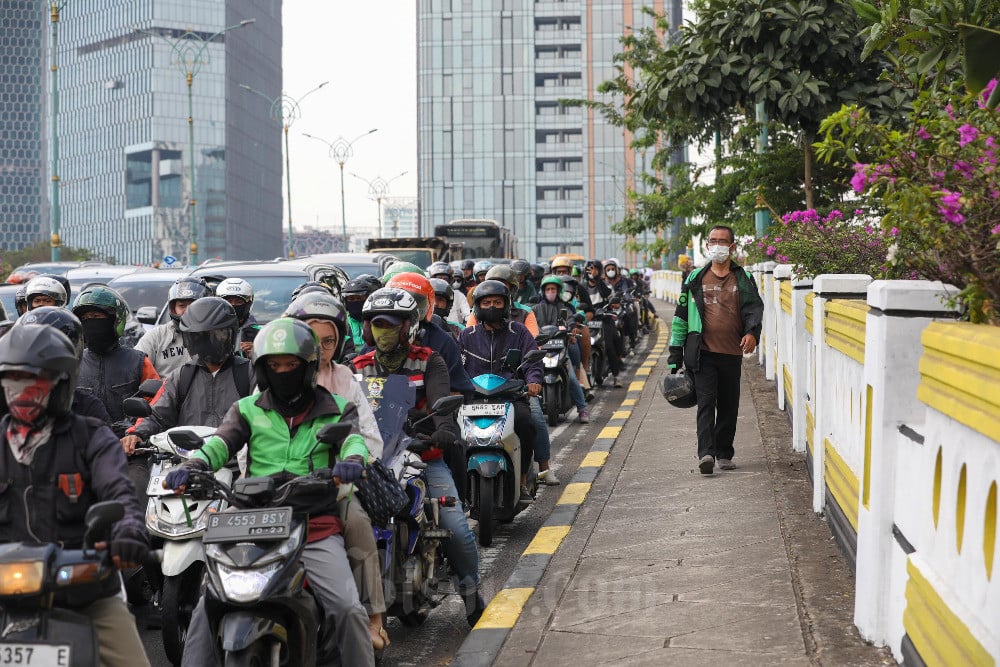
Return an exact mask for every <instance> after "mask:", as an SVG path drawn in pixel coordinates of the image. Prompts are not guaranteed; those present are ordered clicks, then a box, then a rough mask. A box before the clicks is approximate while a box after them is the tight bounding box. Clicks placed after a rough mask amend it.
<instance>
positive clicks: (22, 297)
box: [14, 285, 28, 317]
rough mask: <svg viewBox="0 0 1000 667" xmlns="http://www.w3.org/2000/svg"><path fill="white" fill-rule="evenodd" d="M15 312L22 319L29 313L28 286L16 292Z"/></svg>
mask: <svg viewBox="0 0 1000 667" xmlns="http://www.w3.org/2000/svg"><path fill="white" fill-rule="evenodd" d="M14 310H16V311H17V316H18V317H20V316H21V315H24V314H25V313H26V312H28V286H27V285H21V286H20V287H18V288H17V291H16V292H14Z"/></svg>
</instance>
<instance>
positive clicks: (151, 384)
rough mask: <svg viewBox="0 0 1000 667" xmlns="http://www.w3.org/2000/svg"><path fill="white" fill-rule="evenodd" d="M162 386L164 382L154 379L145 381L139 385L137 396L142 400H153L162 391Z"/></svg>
mask: <svg viewBox="0 0 1000 667" xmlns="http://www.w3.org/2000/svg"><path fill="white" fill-rule="evenodd" d="M162 386H163V380H154V379H153V378H150V379H148V380H143V381H142V384H140V385H139V389H138V390H137V391H136V392H135V395H136V396H139V397H140V398H153V397H154V396H156V394H157V393H158V392H159V391H160V387H162Z"/></svg>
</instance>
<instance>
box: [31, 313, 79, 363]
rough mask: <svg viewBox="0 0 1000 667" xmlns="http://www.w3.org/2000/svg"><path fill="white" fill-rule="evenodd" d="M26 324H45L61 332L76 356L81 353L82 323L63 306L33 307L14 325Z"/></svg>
mask: <svg viewBox="0 0 1000 667" xmlns="http://www.w3.org/2000/svg"><path fill="white" fill-rule="evenodd" d="M26 324H47V325H48V326H50V327H55V328H56V329H58V330H59V331H61V332H63V333H64V334H65V335H66V337H67V338H69V340H70V342H71V343H73V346H74V347H75V348H76V356H77V357H79V356H80V355H81V354H83V325H81V324H80V320H79V318H77V316H76V315H74V314H73V313H71V312H70V311H68V310H66V309H65V308H56V307H55V306H41V307H40V308H35V309H34V310H33V311H31V312H30V313H25V314H24V315H23V316H21V317H19V318H17V322H16V323H15V325H14V326H19V327H20V326H24V325H26Z"/></svg>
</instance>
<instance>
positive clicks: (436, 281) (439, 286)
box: [430, 278, 455, 318]
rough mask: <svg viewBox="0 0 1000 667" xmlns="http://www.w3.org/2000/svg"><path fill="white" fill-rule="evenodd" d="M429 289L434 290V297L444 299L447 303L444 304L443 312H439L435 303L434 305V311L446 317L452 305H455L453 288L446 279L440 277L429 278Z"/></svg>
mask: <svg viewBox="0 0 1000 667" xmlns="http://www.w3.org/2000/svg"><path fill="white" fill-rule="evenodd" d="M430 283H431V289H432V290H434V298H435V299H437V298H439V297H440V298H442V299H444V300H445V301H446V302H447V303H448V305H447V306H445V308H444V311H445V312H439V310H438V307H437V305H436V304H435V306H434V312H435V313H436V314H437V315H440V316H441V317H445V318H446V317H448V315H449V314H450V313H451V308H452V306H454V305H455V289H454V288H453V287H452V286H451V283H449V282H448V281H447V280H441V279H440V278H431V280H430Z"/></svg>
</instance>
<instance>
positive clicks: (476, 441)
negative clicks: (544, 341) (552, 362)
mask: <svg viewBox="0 0 1000 667" xmlns="http://www.w3.org/2000/svg"><path fill="white" fill-rule="evenodd" d="M520 356H521V352H520V351H519V350H509V351H508V352H507V356H506V357H505V359H504V364H503V367H504V368H505V369H514V368H516V369H517V374H521V373H523V371H524V369H525V368H526V367H527V366H528V365H530V364H534V363H537V362H538V361H539V360H540V359H542V357H544V356H545V352H543V351H542V350H532V351H531V352H529V353H528V354H527V355H525V358H524V361H523V363H521V364H520V365H518V362H519V361H521V359H520ZM472 383H473V386H474V388H475V395H474V398H473V399H472V402H471V403H469V404H468V405H463V406H462V407H461V408H459V410H458V416H459V426H460V427H461V430H462V438H463V439H464V440H465V441H466V442H467V443H468V444H469V449H468V451H467V453H466V457H467V461H468V463H467V469H468V475H469V484H468V501H469V502H468V505H469V509H470V511H471V513H472V515H473V516H474V517H475V518H477V519H478V520H479V543H480V544H481V545H483V546H484V547H488V546H490V545H491V544H493V534H494V530H495V525H494V522H495V521H510V520H512V519H513V518H514V517H515V516H516V515H517V513H518V512H520V511H521V510H522V509H524V505H522V504H521V503H520V497H521V472H522V471H521V443H520V440H519V439H518V437H517V433H515V432H514V405H513V404H512V402H511V401H512V400H515V399H518V398H521V397H523V396H524V394H525V391H524V381H523V380H521V379H516V378H512V379H510V380H508V379H506V378H504V377H501V376H499V375H493V374H492V373H484V374H482V375H477V376H476V377H474V378H472ZM527 486H528V492H529V493H531V495H534V493H535V491H536V490H537V488H538V472H537V468H536V466H535V464H532V466H531V470H529V471H528V484H527Z"/></svg>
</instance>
